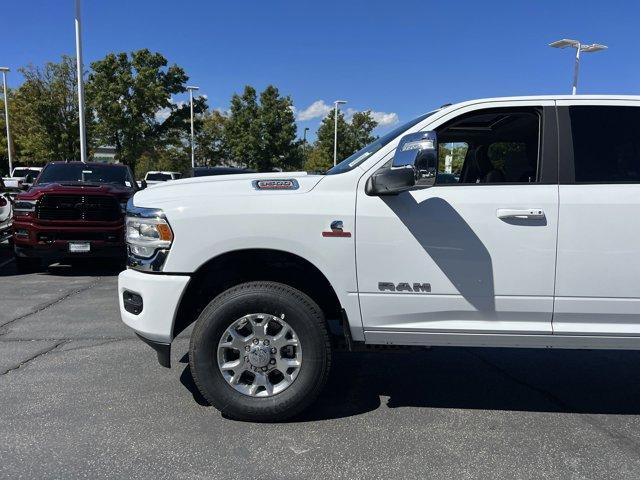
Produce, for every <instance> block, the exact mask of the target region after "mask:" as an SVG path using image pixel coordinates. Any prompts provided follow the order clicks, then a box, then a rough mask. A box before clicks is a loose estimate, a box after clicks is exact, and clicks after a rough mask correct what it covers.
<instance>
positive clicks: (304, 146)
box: [302, 127, 309, 162]
mask: <svg viewBox="0 0 640 480" xmlns="http://www.w3.org/2000/svg"><path fill="white" fill-rule="evenodd" d="M308 131H309V127H304V132H302V157H303V159H304V161H305V162H306V161H307V132H308Z"/></svg>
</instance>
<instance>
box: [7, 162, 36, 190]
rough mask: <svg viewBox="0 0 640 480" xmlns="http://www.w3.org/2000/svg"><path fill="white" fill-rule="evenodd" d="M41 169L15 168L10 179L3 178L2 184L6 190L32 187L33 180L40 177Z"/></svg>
mask: <svg viewBox="0 0 640 480" xmlns="http://www.w3.org/2000/svg"><path fill="white" fill-rule="evenodd" d="M42 168H43V167H16V168H14V169H13V171H12V172H11V176H10V177H5V178H4V179H3V180H4V183H5V186H6V187H7V188H13V189H20V190H23V189H25V188H28V187H30V186H31V185H33V182H34V181H35V179H36V178H37V177H38V175H40V172H41V171H42Z"/></svg>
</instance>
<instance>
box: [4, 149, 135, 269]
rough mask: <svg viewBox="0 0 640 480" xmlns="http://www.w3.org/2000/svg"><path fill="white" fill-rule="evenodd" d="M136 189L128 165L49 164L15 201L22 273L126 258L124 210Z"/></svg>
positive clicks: (17, 257) (14, 226)
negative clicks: (70, 262) (46, 266)
mask: <svg viewBox="0 0 640 480" xmlns="http://www.w3.org/2000/svg"><path fill="white" fill-rule="evenodd" d="M136 190H137V185H136V182H135V181H134V179H133V175H132V174H131V170H130V169H129V167H127V166H125V165H121V164H105V163H82V162H67V163H63V162H62V163H61V162H53V163H49V164H47V165H46V166H45V168H44V170H43V171H42V173H41V174H40V176H39V177H38V180H37V181H36V183H35V184H34V185H33V186H32V187H31V189H30V190H29V191H27V192H23V193H20V194H19V195H18V196H17V197H16V200H15V205H14V214H15V218H14V223H13V233H14V248H15V255H16V264H17V267H18V270H32V269H34V268H37V267H38V266H40V265H41V264H42V263H43V262H44V263H46V264H48V263H52V262H55V261H60V260H64V259H80V258H87V257H92V258H95V257H102V258H104V257H109V258H115V259H124V258H125V255H126V249H125V244H124V211H125V206H126V203H127V200H128V199H129V197H131V195H133V194H134V193H135V191H136Z"/></svg>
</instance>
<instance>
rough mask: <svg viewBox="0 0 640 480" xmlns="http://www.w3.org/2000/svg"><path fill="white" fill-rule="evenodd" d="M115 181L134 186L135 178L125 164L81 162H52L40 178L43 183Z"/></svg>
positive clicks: (39, 181) (40, 182)
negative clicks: (90, 163)
mask: <svg viewBox="0 0 640 480" xmlns="http://www.w3.org/2000/svg"><path fill="white" fill-rule="evenodd" d="M75 182H86V183H115V184H118V185H123V186H126V187H132V185H133V178H132V177H131V175H130V173H129V169H128V168H127V167H125V166H102V165H82V164H79V163H51V164H49V165H47V166H46V167H45V169H44V170H43V171H42V174H41V175H40V178H39V179H38V183H39V184H43V183H75Z"/></svg>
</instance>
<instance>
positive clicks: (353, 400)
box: [181, 348, 640, 422]
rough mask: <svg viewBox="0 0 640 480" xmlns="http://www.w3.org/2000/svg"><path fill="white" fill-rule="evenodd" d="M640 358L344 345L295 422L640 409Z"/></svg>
mask: <svg viewBox="0 0 640 480" xmlns="http://www.w3.org/2000/svg"><path fill="white" fill-rule="evenodd" d="M182 361H184V362H188V356H187V355H185V357H183V359H182ZM639 364H640V352H630V351H604V350H603V351H599V350H539V349H490V348H433V349H430V350H424V351H398V352H389V353H386V352H385V353H382V352H364V353H349V352H340V353H336V354H335V356H334V362H333V366H332V372H331V375H330V378H329V381H328V383H327V386H326V388H325V389H324V390H323V393H322V394H321V395H320V397H319V398H318V400H317V402H316V403H315V404H314V405H313V406H311V408H309V409H308V410H307V411H306V412H305V413H303V414H302V415H301V416H299V417H298V418H295V419H293V420H292V421H294V422H311V421H319V420H327V419H336V418H344V417H350V416H354V415H360V414H363V413H366V412H370V411H373V410H376V409H378V408H380V407H381V406H386V407H388V408H403V407H404V408H406V407H413V408H425V409H426V408H446V409H452V408H454V409H477V410H495V411H499V410H503V411H526V412H554V413H586V414H617V415H638V414H640V402H639V401H638V400H639V399H640V369H638V365H639ZM181 381H182V383H183V385H184V386H185V387H186V388H187V389H189V391H190V392H191V393H192V394H193V396H194V399H195V401H196V402H198V403H199V404H201V405H208V403H207V401H206V400H205V399H204V398H203V397H202V396H201V395H200V393H199V392H198V391H197V389H196V387H195V384H194V383H193V379H192V378H191V373H190V371H189V367H188V365H187V367H186V368H185V369H184V371H183V372H182V376H181ZM425 421H426V419H425Z"/></svg>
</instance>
